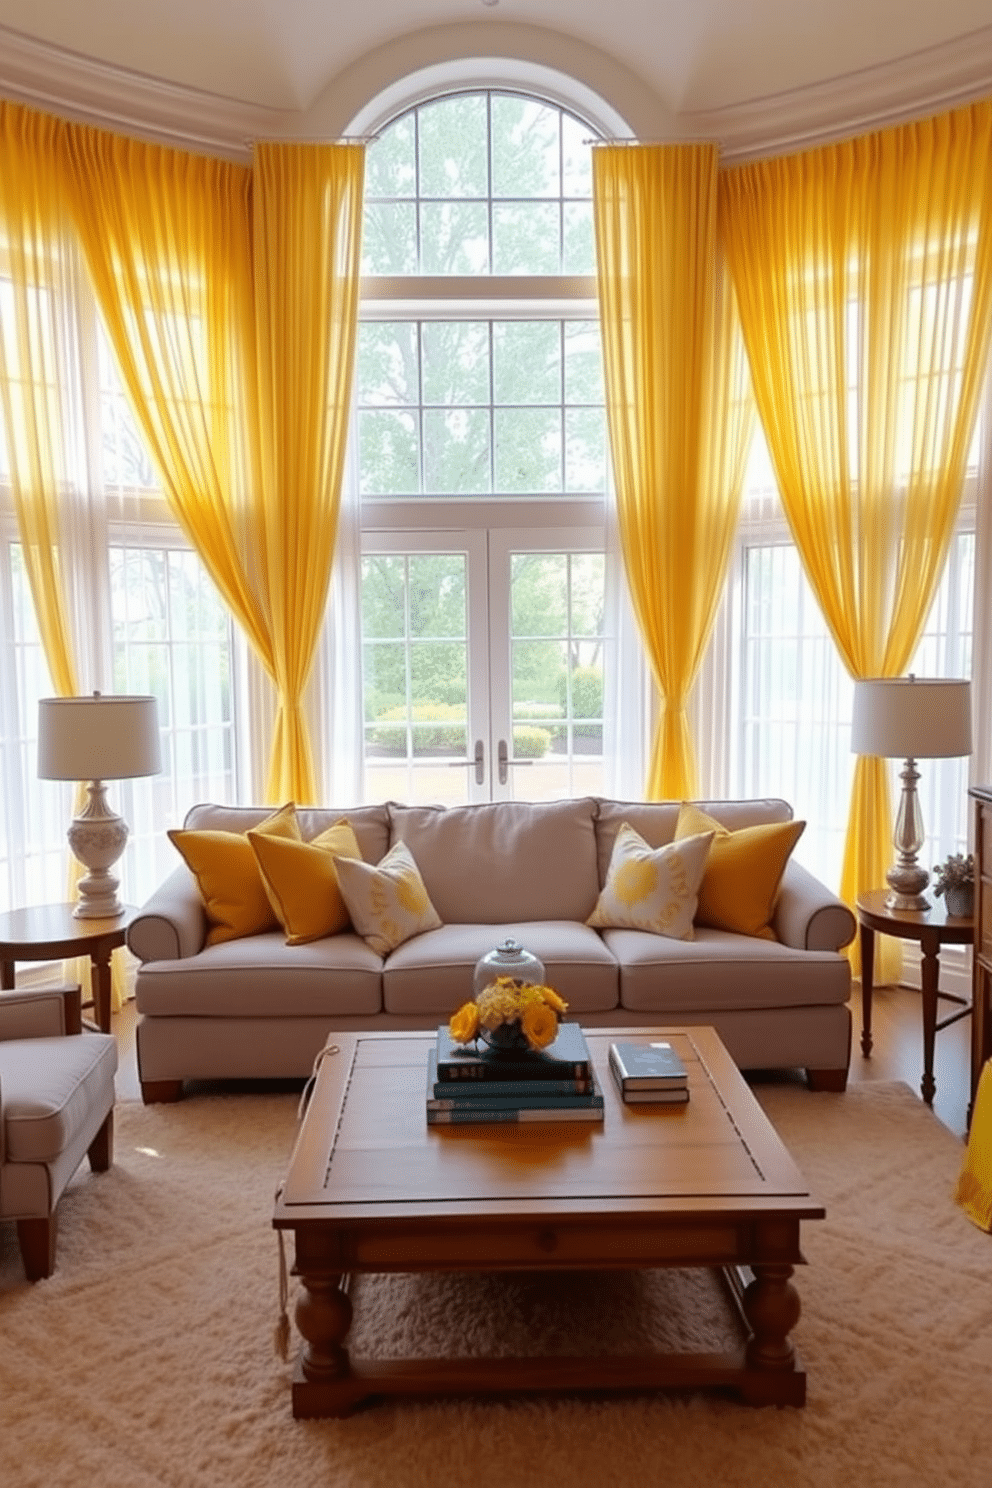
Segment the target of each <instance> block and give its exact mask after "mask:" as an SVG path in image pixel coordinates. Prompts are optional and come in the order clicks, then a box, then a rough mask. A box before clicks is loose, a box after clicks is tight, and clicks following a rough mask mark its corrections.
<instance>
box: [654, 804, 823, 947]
mask: <svg viewBox="0 0 992 1488" xmlns="http://www.w3.org/2000/svg"><path fill="white" fill-rule="evenodd" d="M805 827H806V823H805V822H797V821H790V822H766V823H764V824H763V825H761V826H755V827H741V828H739V829H738V830H737V831H729V830H728V829H727V828H726V827H724V826H722V825H721V824H720V822H718V821H717V820H716V819H715V818H714V817H712V816H709V815H707V813H706V812H705V811H701V810H700V808H699V807H698V806H696V805H695V804H693V803H692V802H688V801H687V802H683V804H682V808H681V810H680V811H679V820H678V825H677V827H676V828H675V836H676V840H679V841H680V840H682V839H683V838H687V837H691V836H695V835H696V834H697V833H699V832H706V831H713V832H714V833H715V835H714V838H713V841H712V843H711V845H710V852H709V857H708V858H707V860H706V871H705V872H704V874H703V881H702V883H701V884H700V886H699V907H698V908H697V910H696V923H697V925H708V926H709V927H710V928H711V929H713V930H735V931H737V932H738V934H740V935H757V936H761V937H762V938H763V939H765V940H774V939H775V931H774V930H773V929H772V927H771V919H772V916H773V914H774V913H775V898H776V895H777V894H778V887H779V884H780V883H781V882H782V874H783V873H784V872H785V865H786V863H787V862H788V861H789V856H790V854H791V852H792V849H793V848H794V847H795V845H796V843H797V842H798V841H799V838H800V837H801V836H802V834H803V831H804V830H805Z"/></svg>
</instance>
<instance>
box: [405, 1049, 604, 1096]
mask: <svg viewBox="0 0 992 1488" xmlns="http://www.w3.org/2000/svg"><path fill="white" fill-rule="evenodd" d="M436 1074H437V1054H436V1053H435V1051H434V1050H433V1049H431V1050H430V1052H429V1053H428V1056H427V1109H428V1111H475V1112H478V1111H479V1110H480V1109H481V1108H483V1107H484V1108H485V1109H486V1110H492V1111H501V1110H502V1111H516V1110H519V1109H520V1108H521V1107H522V1106H523V1107H528V1108H530V1109H533V1110H574V1111H580V1110H597V1111H601V1110H602V1109H603V1095H602V1092H601V1091H600V1090H598V1089H597V1088H596V1086H595V1082H591V1081H585V1082H584V1083H585V1084H586V1085H587V1087H589V1088H587V1089H586V1090H584V1091H577V1090H575V1089H574V1088H573V1086H574V1085H575V1083H576V1082H575V1081H571V1080H557V1081H555V1080H549V1081H543V1080H541V1081H539V1080H500V1081H495V1080H480V1081H473V1082H472V1083H471V1084H469V1083H466V1084H465V1085H460V1084H458V1083H456V1082H453V1081H450V1080H449V1081H443V1080H438V1079H436V1078H435V1077H436ZM507 1086H512V1087H513V1088H512V1089H506V1087H507ZM546 1086H547V1087H548V1088H547V1089H546V1088H545V1087H546ZM555 1086H557V1087H558V1088H557V1089H556V1088H555Z"/></svg>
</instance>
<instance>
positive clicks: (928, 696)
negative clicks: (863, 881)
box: [851, 676, 971, 909]
mask: <svg viewBox="0 0 992 1488" xmlns="http://www.w3.org/2000/svg"><path fill="white" fill-rule="evenodd" d="M851 748H852V750H853V751H854V753H855V754H866V755H876V756H878V757H879V758H881V759H903V760H905V764H904V765H903V768H902V772H901V779H902V796H901V798H900V801H899V811H898V813H897V815H896V826H895V837H894V842H895V849H896V861H895V863H894V864H893V865H892V867H891V868H890V869H889V871H888V873H887V874H886V875H885V876H886V881H887V882H888V885H889V893H888V895H887V897H886V901H885V902H886V904H887V905H888V907H889V908H890V909H929V908H930V901H929V899H928V898H927V897H926V895H925V894H924V892H923V890H924V889H925V888H926V886H927V884H928V883H929V881H930V873H929V871H928V870H927V869H926V868H924V867H922V866H921V864H919V863H918V862H917V859H916V854H917V853H918V852H919V850H920V848H921V847H922V846H923V841H924V832H923V817H922V813H921V811H920V803H919V799H918V797H917V794H916V784H917V781H918V780H919V778H920V776H919V772H918V771H917V769H916V761H917V760H918V759H950V758H953V757H955V756H959V755H963V754H970V753H971V687H970V683H968V682H966V681H963V680H959V679H957V678H947V677H914V676H909V677H869V678H866V679H864V680H862V681H858V682H855V684H854V719H853V723H852V726H851Z"/></svg>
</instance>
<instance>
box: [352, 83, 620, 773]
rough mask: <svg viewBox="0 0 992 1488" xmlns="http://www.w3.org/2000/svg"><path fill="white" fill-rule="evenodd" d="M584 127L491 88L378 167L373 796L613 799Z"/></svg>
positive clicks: (392, 150)
mask: <svg viewBox="0 0 992 1488" xmlns="http://www.w3.org/2000/svg"><path fill="white" fill-rule="evenodd" d="M589 135H590V126H589V124H587V123H585V122H583V121H582V120H580V119H578V118H576V117H574V116H572V115H571V114H569V113H568V112H567V111H565V110H563V109H561V108H559V107H558V106H557V105H552V104H548V103H545V102H542V101H541V100H538V99H534V98H528V97H524V96H522V95H520V94H516V93H506V92H499V91H494V90H483V91H476V92H471V93H461V94H456V95H453V96H450V97H446V98H441V99H437V100H434V101H432V102H430V103H426V104H421V105H419V106H418V107H416V108H414V109H412V110H410V111H409V112H408V113H405V114H403V115H402V116H401V117H400V118H398V119H395V120H394V121H393V122H392V123H391V124H389V125H388V126H387V127H386V128H384V129H383V130H381V132H380V134H379V137H378V139H377V140H376V142H375V143H374V144H373V145H372V146H371V147H370V148H369V152H368V165H367V176H366V226H365V273H366V278H365V282H364V295H363V306H362V317H363V320H362V326H361V334H360V342H359V358H358V375H357V394H356V427H357V446H358V471H359V474H358V483H359V489H360V493H361V498H362V510H363V519H362V520H363V527H364V537H363V550H364V554H365V556H364V561H363V569H362V576H363V634H364V644H363V658H364V699H365V778H366V793H367V794H368V795H369V796H371V797H373V798H379V797H381V796H382V795H385V794H393V795H401V796H403V797H404V798H406V799H414V800H421V799H426V800H438V799H441V800H466V799H488V798H492V797H497V796H501V795H518V796H528V797H534V796H541V797H549V796H564V795H569V794H572V793H573V792H574V791H575V790H577V789H582V790H602V789H603V788H604V773H603V694H604V687H603V666H604V659H603V647H604V630H605V601H604V593H605V589H604V561H603V503H604V492H605V486H606V468H607V450H606V432H605V413H604V394H603V383H602V363H601V353H600V344H599V328H598V320H597V316H596V305H595V285H594V281H593V279H592V274H593V270H594V256H593V235H592V196H591V191H592V185H591V167H590V158H589Z"/></svg>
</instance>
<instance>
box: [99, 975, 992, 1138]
mask: <svg viewBox="0 0 992 1488" xmlns="http://www.w3.org/2000/svg"><path fill="white" fill-rule="evenodd" d="M851 1012H852V1016H853V1022H854V1034H853V1039H852V1050H851V1070H850V1079H851V1081H852V1082H857V1081H860V1080H902V1081H903V1083H904V1084H906V1085H908V1086H909V1088H910V1090H912V1092H913V1094H914V1095H917V1096H918V1095H919V1093H920V1078H921V1075H922V1073H923V1019H922V1013H921V1009H920V994H919V992H918V991H916V990H915V989H913V988H910V987H876V988H875V993H874V998H873V1003H872V1033H873V1036H874V1048H873V1050H872V1055H871V1058H870V1059H865V1058H864V1057H863V1055H862V1053H861V987H860V984H858V983H855V985H854V995H853V996H852V999H851ZM944 1016H946V1009H945V1008H944V1007H943V1006H942V1008H941V1017H944ZM135 1021H136V1018H135V1011H134V1003H133V1002H127V1003H125V1005H124V1007H123V1008H122V1009H121V1010H120V1012H118V1013H115V1014H114V1017H113V1028H114V1032H115V1034H116V1036H117V1040H118V1045H119V1049H120V1068H119V1070H118V1074H117V1093H118V1095H119V1096H120V1097H121V1098H122V1099H125V1100H134V1099H140V1096H141V1090H140V1087H139V1084H138V1069H137V1061H136V1057H135V1040H134V1026H135ZM970 1036H971V1019H970V1018H962V1019H960V1020H959V1021H958V1022H957V1023H954V1024H952V1025H951V1026H950V1027H949V1028H945V1029H944V1030H943V1031H942V1032H941V1033H938V1035H937V1046H936V1051H935V1054H934V1077H935V1079H936V1082H937V1093H936V1095H935V1097H934V1103H933V1109H934V1112H935V1114H936V1115H937V1116H939V1118H940V1120H941V1121H943V1123H944V1125H945V1126H947V1127H949V1128H950V1130H951V1131H952V1132H954V1133H955V1134H956V1135H957V1136H960V1137H962V1138H963V1137H964V1135H965V1132H966V1121H967V1112H968V1096H969V1080H970V1052H969V1047H970V1046H969V1040H970Z"/></svg>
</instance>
